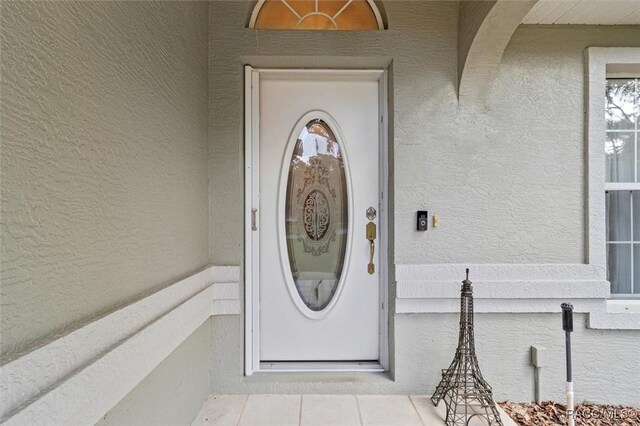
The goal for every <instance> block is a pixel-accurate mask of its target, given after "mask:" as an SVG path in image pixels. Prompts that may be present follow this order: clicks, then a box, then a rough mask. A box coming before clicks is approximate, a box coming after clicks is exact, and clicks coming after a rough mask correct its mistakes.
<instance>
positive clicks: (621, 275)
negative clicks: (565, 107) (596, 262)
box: [605, 77, 640, 298]
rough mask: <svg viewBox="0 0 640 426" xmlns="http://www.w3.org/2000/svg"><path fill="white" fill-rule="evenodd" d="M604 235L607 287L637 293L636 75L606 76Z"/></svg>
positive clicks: (639, 178)
mask: <svg viewBox="0 0 640 426" xmlns="http://www.w3.org/2000/svg"><path fill="white" fill-rule="evenodd" d="M605 102H606V109H605V117H606V142H605V158H606V162H607V163H606V182H605V190H606V208H607V212H606V221H607V223H606V241H607V275H608V279H609V281H610V282H611V293H612V294H613V295H615V296H618V297H634V298H636V297H640V162H639V161H640V158H639V157H640V153H639V150H640V140H639V139H640V78H637V77H631V78H608V79H607V86H606V92H605Z"/></svg>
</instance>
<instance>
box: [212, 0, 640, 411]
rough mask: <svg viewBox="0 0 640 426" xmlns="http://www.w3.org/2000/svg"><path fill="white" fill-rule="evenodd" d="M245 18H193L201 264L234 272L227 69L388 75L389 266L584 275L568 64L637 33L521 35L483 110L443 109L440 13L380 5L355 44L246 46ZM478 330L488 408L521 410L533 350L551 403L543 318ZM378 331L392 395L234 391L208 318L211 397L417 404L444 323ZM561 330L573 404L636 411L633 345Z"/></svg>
mask: <svg viewBox="0 0 640 426" xmlns="http://www.w3.org/2000/svg"><path fill="white" fill-rule="evenodd" d="M251 7H252V4H251V3H246V2H216V3H215V4H214V5H212V7H211V8H210V14H209V16H210V20H209V26H210V28H211V31H210V44H209V49H210V56H209V61H210V68H211V70H212V72H211V75H210V81H209V93H210V134H209V140H210V151H209V158H210V173H211V177H212V181H211V182H212V183H211V188H210V194H211V204H210V208H211V219H210V224H211V226H210V239H211V245H210V260H211V261H212V263H215V264H241V263H242V261H243V225H242V224H243V190H244V187H243V178H242V176H243V169H242V165H243V156H242V153H243V129H242V126H243V98H242V93H243V76H242V65H243V64H250V65H254V66H271V67H277V66H288V67H305V66H307V67H329V68H331V67H354V68H357V67H383V66H390V70H391V80H392V85H393V86H392V89H391V90H390V93H391V94H390V97H391V99H390V100H389V101H390V112H389V113H390V115H391V117H390V121H391V122H392V123H393V126H392V127H393V128H392V133H393V134H392V138H391V145H392V153H391V159H392V160H391V161H392V164H391V165H390V168H391V170H393V174H392V176H391V182H392V188H391V189H392V192H393V193H392V194H391V196H392V197H393V198H392V199H393V200H394V201H393V208H392V211H393V212H394V220H393V228H394V229H393V241H392V246H393V247H394V251H393V253H392V255H393V256H392V260H393V262H394V264H396V265H399V264H407V265H412V264H418V265H419V264H462V265H469V264H503V265H507V264H528V265H546V264H584V263H585V262H586V261H587V253H586V243H587V241H586V236H585V211H586V210H585V209H586V186H585V182H586V179H585V178H586V176H585V173H586V170H585V162H586V157H585V154H586V150H585V137H584V126H585V123H584V116H583V107H584V88H585V86H584V75H583V73H584V50H585V48H587V47H589V46H596V45H597V46H640V29H639V28H638V27H624V26H619V27H584V26H582V27H568V26H558V27H545V26H536V27H528V26H522V27H520V28H519V29H518V30H517V31H516V33H515V35H514V37H513V39H512V40H511V42H510V44H509V46H508V47H507V49H506V51H505V55H504V58H503V60H502V64H501V66H500V69H499V73H498V76H497V80H496V81H495V83H494V86H493V88H492V90H491V97H490V100H489V104H488V105H473V104H468V103H466V104H465V103H461V104H459V103H458V99H457V93H456V84H457V78H458V76H457V72H458V71H457V66H458V63H457V59H456V58H457V55H458V51H457V46H458V40H457V36H458V34H457V25H458V12H459V11H458V6H457V4H456V3H455V2H401V1H393V2H386V3H385V9H386V13H387V20H388V24H389V29H388V30H387V31H384V32H358V33H339V32H335V33H334V32H331V33H329V32H327V33H314V32H291V31H271V32H269V31H253V30H250V29H246V28H245V27H246V23H247V22H248V19H249V15H250V13H251ZM423 209H425V210H429V211H431V212H434V213H436V214H438V215H439V216H440V227H439V228H438V229H435V230H433V229H432V230H430V231H429V232H426V233H418V232H415V231H414V222H415V211H416V210H423ZM527 278H528V277H522V279H523V280H526V279H527ZM425 279H426V278H425ZM390 293H391V295H393V294H394V286H393V284H392V286H391V289H390ZM541 297H543V296H541ZM392 303H393V299H392ZM479 317H480V318H481V319H484V321H485V322H481V320H480V319H479V320H478V321H479V325H478V331H477V334H476V336H477V339H478V348H479V352H480V354H481V365H482V367H483V370H484V371H485V375H486V377H487V379H488V380H489V381H490V383H492V384H493V385H494V387H495V389H496V395H497V397H498V399H501V398H502V399H504V398H512V399H522V400H530V399H531V398H533V385H532V380H533V371H532V370H531V368H530V367H529V365H528V364H529V360H528V357H529V346H530V345H533V344H540V345H546V346H547V347H549V348H550V349H551V353H552V358H553V361H552V366H551V367H549V368H548V369H546V370H545V371H544V372H543V378H542V380H543V393H542V394H543V397H544V398H550V399H551V398H554V399H561V398H562V392H563V391H562V383H563V380H564V379H563V378H562V374H561V372H562V368H563V367H562V366H563V361H562V359H561V356H560V354H561V351H562V346H561V345H562V342H563V340H562V334H561V332H560V326H559V317H558V316H557V315H553V314H481V315H479ZM391 323H392V324H391V330H390V335H391V336H393V340H394V343H393V345H392V346H393V347H392V348H391V352H392V353H391V362H392V366H393V367H392V370H393V372H392V373H393V376H394V380H391V379H388V378H386V377H385V376H383V375H376V374H370V375H367V374H340V375H327V374H323V375H314V374H307V375H297V376H296V375H293V376H291V375H281V376H280V375H272V374H268V375H262V374H257V375H254V376H252V377H243V376H242V372H243V365H242V357H243V341H242V339H243V326H242V318H235V317H225V318H216V319H214V321H213V326H212V333H213V339H212V340H213V341H215V342H216V343H215V344H214V345H213V346H212V351H213V364H212V365H213V368H212V389H213V390H214V392H218V393H225V392H232V393H233V392H311V393H312V392H353V393H395V392H406V393H430V392H431V391H432V390H433V387H434V386H435V385H436V383H437V376H438V374H439V373H438V372H439V369H441V368H444V367H446V366H447V365H448V363H449V362H450V359H451V356H452V355H453V351H454V347H455V344H456V341H457V336H456V333H457V317H456V315H454V314H416V315H405V314H397V315H395V316H393V317H392V321H391ZM485 327H486V328H485ZM576 328H577V331H576V340H580V341H581V343H578V344H577V345H578V347H579V349H578V351H577V354H578V353H581V352H582V355H576V356H578V357H579V356H584V358H583V359H584V363H582V361H580V363H581V364H580V366H579V367H577V368H578V371H577V372H576V383H577V384H576V387H577V388H578V387H579V388H580V398H584V399H590V400H596V401H605V402H606V401H608V402H617V403H622V402H626V403H635V404H637V403H638V402H639V401H638V399H637V398H638V397H637V396H638V395H640V388H638V386H637V384H633V383H630V381H628V380H626V377H629V375H630V374H631V375H638V374H640V365H638V363H633V362H632V363H629V362H628V356H629V354H630V353H637V352H638V350H639V349H640V340H639V339H638V332H637V331H596V330H589V329H586V319H585V317H584V316H582V315H580V316H578V318H577V327H576ZM559 345H560V346H559ZM580 345H584V346H581V347H580ZM483 354H484V355H483ZM602 354H606V356H605V355H602ZM483 360H484V361H483ZM504 372H508V373H509V374H504ZM546 374H549V376H546ZM552 376H553V379H551V377H552ZM552 380H554V381H552ZM578 383H579V384H578ZM612 383H616V384H617V383H624V385H621V386H620V387H616V386H613V385H612ZM603 390H604V391H603Z"/></svg>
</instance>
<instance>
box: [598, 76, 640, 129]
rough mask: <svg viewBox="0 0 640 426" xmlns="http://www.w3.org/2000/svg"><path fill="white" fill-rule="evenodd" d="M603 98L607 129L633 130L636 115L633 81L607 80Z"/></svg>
mask: <svg viewBox="0 0 640 426" xmlns="http://www.w3.org/2000/svg"><path fill="white" fill-rule="evenodd" d="M605 97H606V115H605V117H606V120H607V129H608V130H621V129H633V128H634V123H635V121H636V114H637V101H636V94H635V80H634V79H622V78H611V79H608V80H607V88H606V91H605Z"/></svg>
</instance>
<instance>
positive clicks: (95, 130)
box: [0, 1, 208, 362]
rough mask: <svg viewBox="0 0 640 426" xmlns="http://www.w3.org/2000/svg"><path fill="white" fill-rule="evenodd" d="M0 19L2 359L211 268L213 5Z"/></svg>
mask: <svg viewBox="0 0 640 426" xmlns="http://www.w3.org/2000/svg"><path fill="white" fill-rule="evenodd" d="M1 8H2V9H1V11H2V14H1V16H2V17H1V21H0V28H1V32H0V35H1V40H2V64H1V67H2V68H1V73H2V85H1V90H2V111H1V114H2V117H1V132H2V157H1V173H2V194H1V197H2V227H1V230H2V252H1V257H2V286H1V290H2V319H1V321H2V322H1V328H2V362H6V361H8V360H10V359H13V358H15V357H17V356H18V355H20V354H22V353H25V352H27V351H29V350H31V349H33V348H34V347H38V346H40V345H42V344H43V343H46V342H48V341H50V340H52V339H53V338H55V337H56V336H59V335H61V334H66V333H68V332H69V331H71V330H73V329H75V328H78V327H79V326H81V325H83V324H85V323H86V322H88V321H91V320H93V319H95V318H97V317H99V316H102V315H104V314H106V313H108V312H111V311H113V310H115V309H116V308H118V307H119V306H122V305H123V304H127V303H130V302H132V301H134V300H136V299H139V298H140V297H142V296H144V295H147V294H149V293H152V292H154V291H156V290H158V289H159V288H161V287H163V286H165V285H168V284H170V283H171V282H174V281H176V280H177V279H179V278H182V277H185V276H188V275H191V274H192V273H194V272H195V271H197V270H200V269H202V268H203V267H204V266H206V265H207V264H208V256H207V251H208V237H207V235H206V229H207V226H208V218H207V214H208V206H207V199H208V169H207V149H208V147H207V131H208V130H207V123H208V103H207V98H208V95H207V84H208V77H207V33H208V22H207V8H208V5H207V4H206V3H197V2H5V1H3V2H1Z"/></svg>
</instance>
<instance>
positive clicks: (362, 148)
mask: <svg viewBox="0 0 640 426" xmlns="http://www.w3.org/2000/svg"><path fill="white" fill-rule="evenodd" d="M254 73H255V74H254V75H255V77H254V85H253V86H254V87H253V89H252V90H254V91H255V90H257V96H256V97H254V98H253V99H254V100H256V101H257V104H258V105H257V110H256V109H255V108H254V109H253V114H254V115H257V117H258V118H259V119H258V120H254V123H258V129H257V131H256V129H253V137H255V138H256V139H257V141H253V144H252V145H251V146H252V149H253V150H254V152H253V160H252V161H253V164H254V165H255V167H254V169H253V171H252V173H253V174H252V181H253V185H252V188H253V190H252V191H253V197H252V200H251V204H252V205H251V206H247V207H248V208H251V210H253V209H256V210H253V212H254V215H256V217H255V218H254V219H253V220H254V223H252V230H251V233H252V234H253V235H252V241H253V242H254V243H255V247H254V248H253V250H254V253H253V258H252V259H253V261H254V262H253V264H252V268H253V271H252V276H253V277H254V282H253V285H254V290H255V293H257V298H256V300H255V301H254V302H255V303H254V305H253V309H254V314H255V315H256V317H257V318H258V320H257V323H258V324H257V325H258V328H259V330H255V329H254V330H253V332H254V333H255V332H256V331H258V336H256V337H257V339H256V340H257V341H256V340H254V342H256V343H257V346H258V348H257V349H258V353H259V360H260V361H263V362H264V361H269V362H277V361H367V360H368V361H377V360H378V359H379V357H380V324H381V309H382V306H381V280H380V276H381V275H380V271H381V267H380V266H381V265H380V259H381V258H382V257H381V250H382V249H383V248H382V246H381V244H380V241H381V238H380V231H381V228H380V217H381V216H380V215H381V211H380V210H381V206H382V205H381V203H380V196H381V193H380V173H379V171H380V161H379V158H380V143H379V142H380V141H379V140H380V134H381V131H380V129H381V125H380V120H381V108H380V105H381V104H380V93H381V84H382V81H381V80H382V78H383V75H384V74H383V72H382V71H361V72H353V71H351V72H347V71H276V70H271V71H260V72H258V71H254ZM256 86H257V87H256ZM256 151H257V152H256ZM256 162H257V164H256ZM255 169H258V170H257V171H256V170H255ZM256 192H257V194H256ZM248 211H249V210H248ZM255 251H257V253H255ZM256 268H257V270H256ZM383 270H384V269H383ZM255 296H256V295H255V294H254V297H255Z"/></svg>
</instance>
